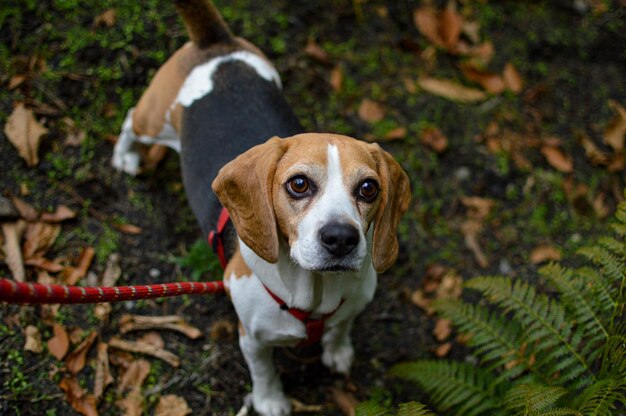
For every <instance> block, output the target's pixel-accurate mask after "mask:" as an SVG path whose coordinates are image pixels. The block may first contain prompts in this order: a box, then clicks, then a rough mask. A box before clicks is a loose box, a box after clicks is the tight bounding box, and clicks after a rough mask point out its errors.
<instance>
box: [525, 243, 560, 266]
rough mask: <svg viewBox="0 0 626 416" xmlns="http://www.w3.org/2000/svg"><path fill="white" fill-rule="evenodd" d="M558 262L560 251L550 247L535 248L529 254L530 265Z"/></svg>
mask: <svg viewBox="0 0 626 416" xmlns="http://www.w3.org/2000/svg"><path fill="white" fill-rule="evenodd" d="M550 260H553V261H559V260H561V250H559V249H558V248H556V247H554V246H550V245H545V244H544V245H541V246H537V247H535V248H534V249H533V251H532V252H531V253H530V262H531V263H532V264H539V263H544V262H546V261H550Z"/></svg>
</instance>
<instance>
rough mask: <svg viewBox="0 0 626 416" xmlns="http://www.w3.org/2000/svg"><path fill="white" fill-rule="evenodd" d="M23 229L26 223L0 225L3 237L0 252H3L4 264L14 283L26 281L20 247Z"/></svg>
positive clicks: (17, 222)
mask: <svg viewBox="0 0 626 416" xmlns="http://www.w3.org/2000/svg"><path fill="white" fill-rule="evenodd" d="M25 228H26V222H25V221H23V220H19V221H15V222H4V223H2V235H3V236H4V244H3V245H2V250H3V252H4V262H5V263H6V265H7V266H8V268H9V270H11V274H12V275H13V280H15V281H16V282H24V281H26V272H25V270H24V258H23V257H22V248H21V247H20V241H21V239H22V234H23V233H24V229H25Z"/></svg>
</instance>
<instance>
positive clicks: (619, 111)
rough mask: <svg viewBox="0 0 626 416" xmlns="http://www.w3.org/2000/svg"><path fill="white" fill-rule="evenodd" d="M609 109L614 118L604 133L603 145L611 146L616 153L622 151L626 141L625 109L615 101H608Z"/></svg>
mask: <svg viewBox="0 0 626 416" xmlns="http://www.w3.org/2000/svg"><path fill="white" fill-rule="evenodd" d="M609 107H611V108H612V109H613V111H615V116H613V118H612V119H611V121H610V122H609V125H608V126H607V127H606V130H605V131H604V143H605V144H607V145H609V146H611V148H613V150H614V151H615V152H616V153H618V152H621V151H622V150H624V139H626V109H625V108H624V107H622V106H621V105H620V104H619V103H618V102H617V101H615V100H609Z"/></svg>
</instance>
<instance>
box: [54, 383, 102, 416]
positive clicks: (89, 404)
mask: <svg viewBox="0 0 626 416" xmlns="http://www.w3.org/2000/svg"><path fill="white" fill-rule="evenodd" d="M59 387H60V388H61V390H63V391H64V392H65V399H66V400H67V401H68V402H69V403H70V405H71V406H72V408H73V409H74V410H76V411H77V412H78V413H80V414H82V415H85V416H98V410H97V408H96V398H95V397H94V396H93V395H91V394H86V392H85V390H83V389H82V387H80V384H79V383H78V380H76V377H75V376H71V377H66V378H64V379H63V380H61V382H60V383H59Z"/></svg>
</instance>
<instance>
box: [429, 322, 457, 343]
mask: <svg viewBox="0 0 626 416" xmlns="http://www.w3.org/2000/svg"><path fill="white" fill-rule="evenodd" d="M451 333H452V321H451V320H449V319H443V318H440V319H437V322H436V323H435V329H434V330H433V335H435V339H436V340H437V341H440V342H441V341H443V340H445V339H447V338H448V337H449V336H450V334H451Z"/></svg>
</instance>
